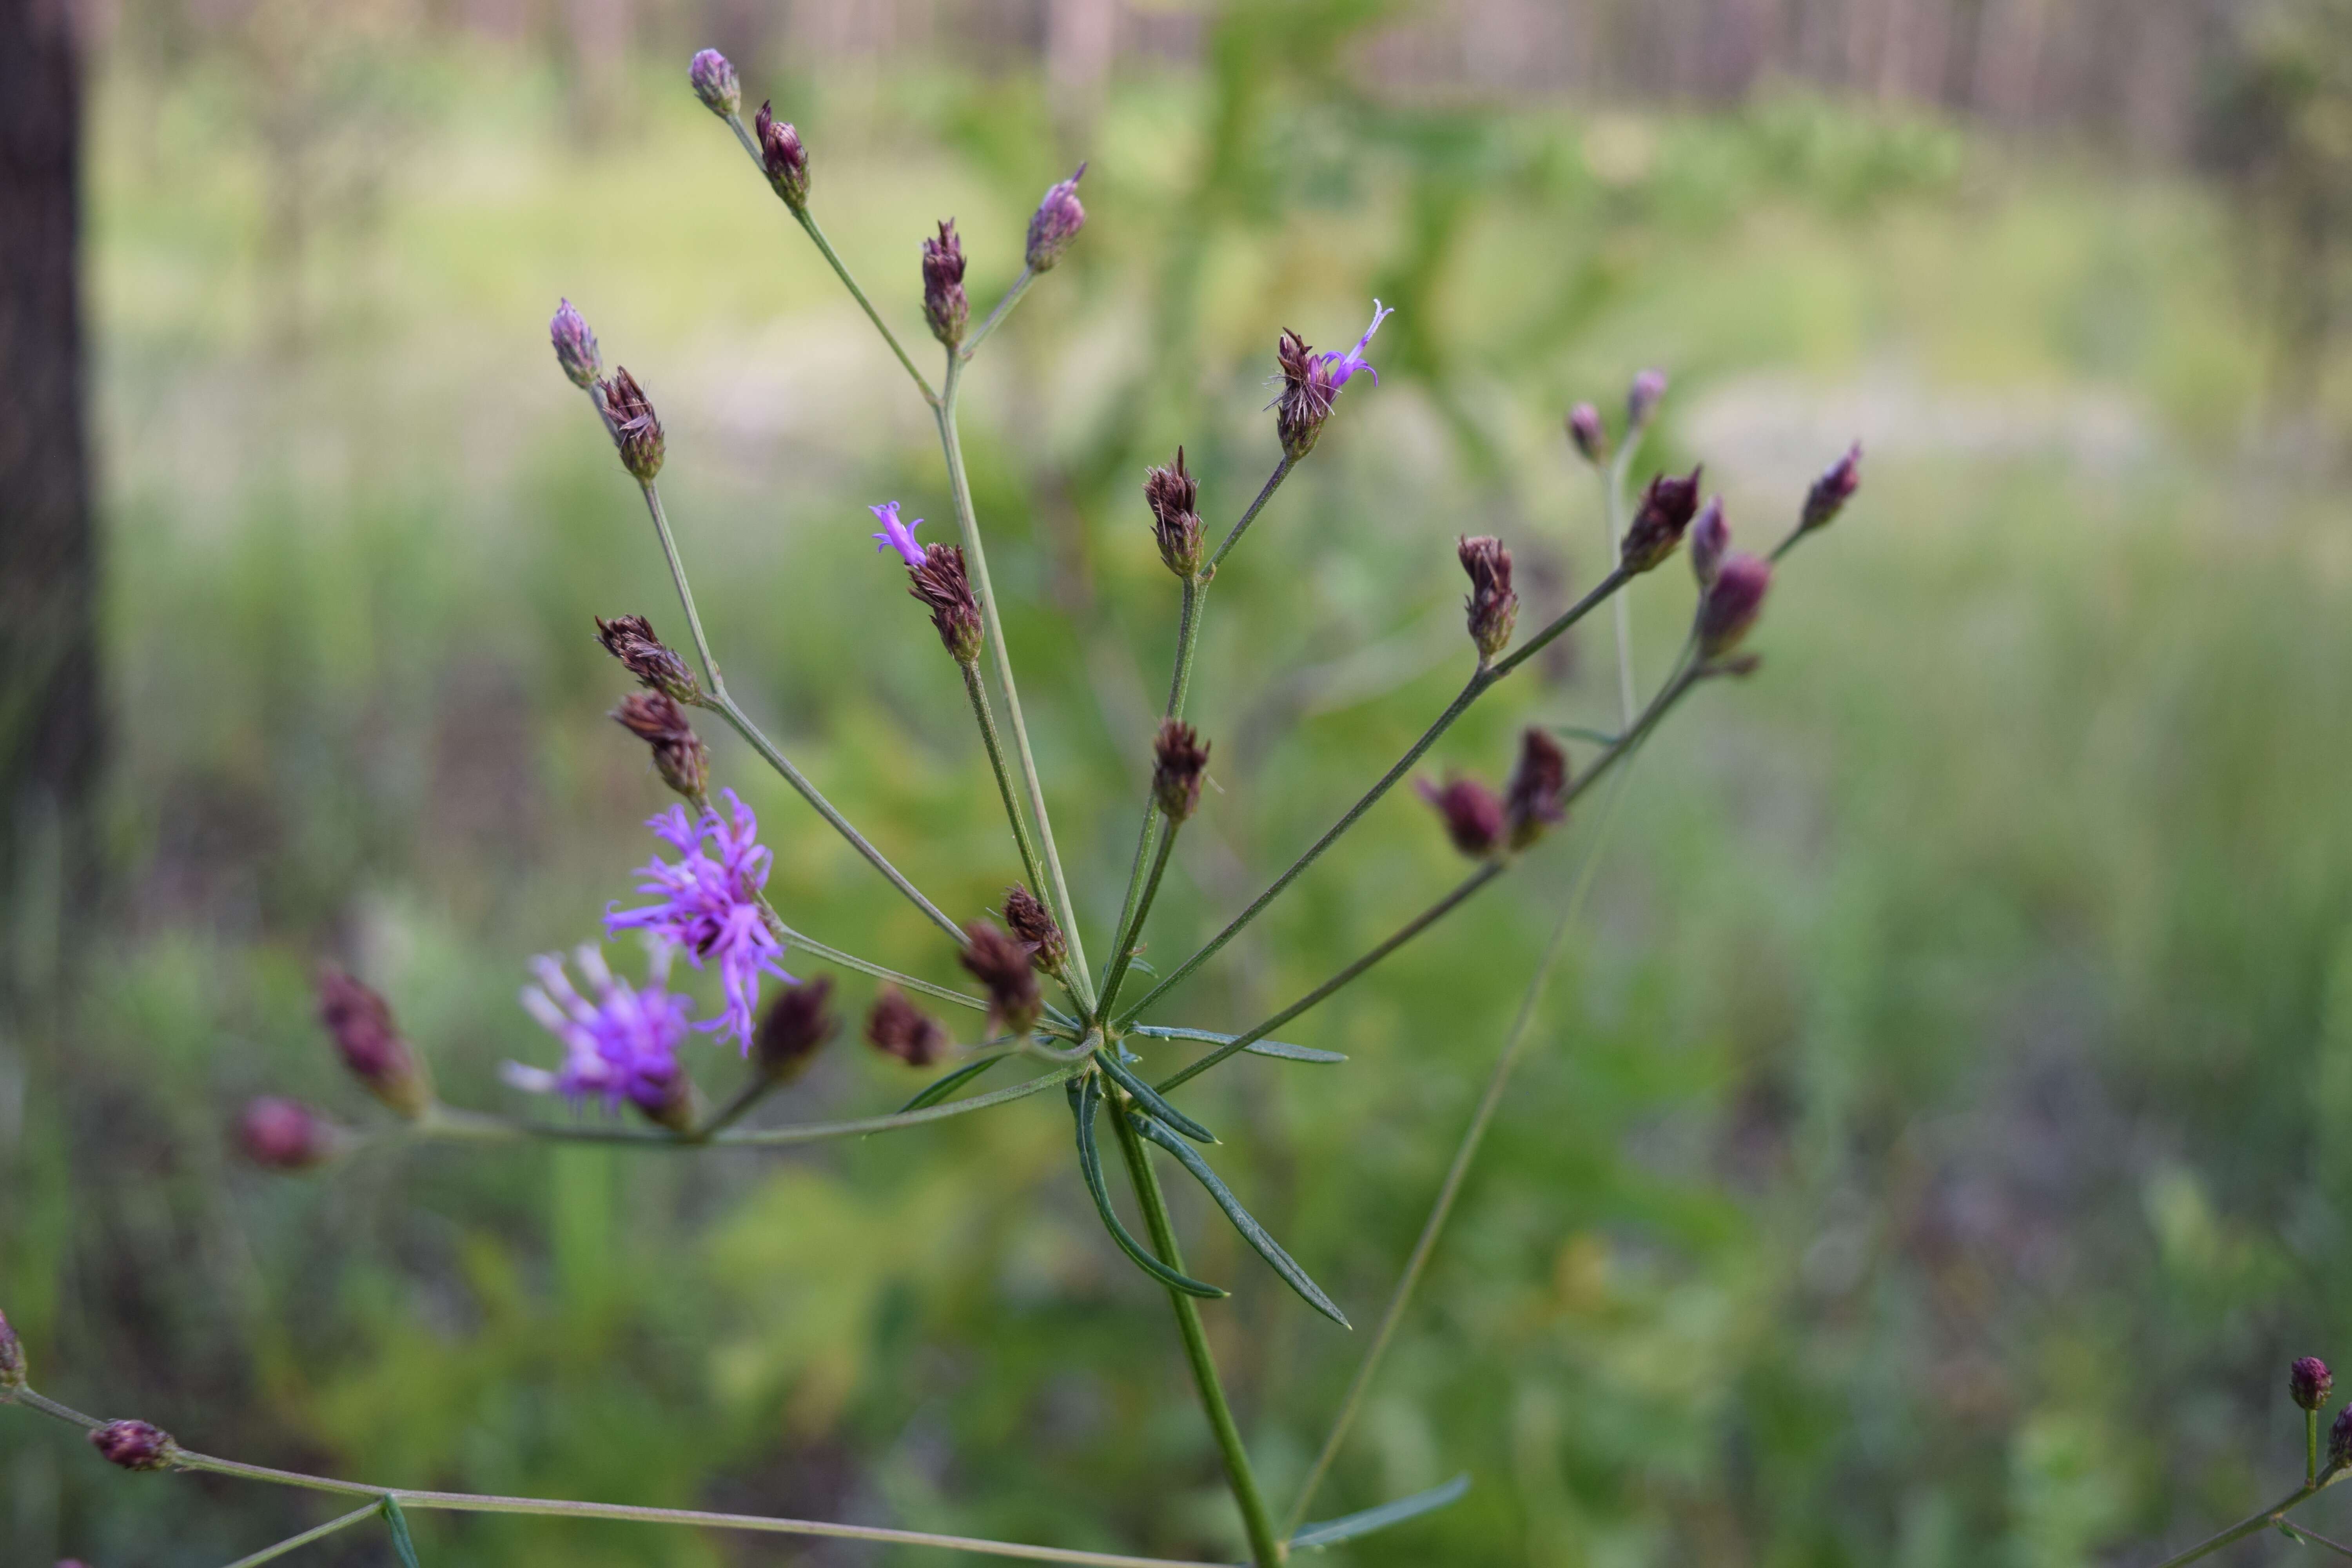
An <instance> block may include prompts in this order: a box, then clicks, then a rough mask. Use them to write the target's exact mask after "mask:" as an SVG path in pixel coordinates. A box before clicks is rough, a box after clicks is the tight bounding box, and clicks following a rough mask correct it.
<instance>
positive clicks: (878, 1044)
mask: <svg viewBox="0 0 2352 1568" xmlns="http://www.w3.org/2000/svg"><path fill="white" fill-rule="evenodd" d="M866 1044H868V1045H870V1046H872V1047H874V1048H875V1049H876V1050H877V1051H880V1052H881V1053H882V1054H883V1055H884V1056H889V1057H896V1058H898V1059H899V1060H900V1061H902V1062H905V1063H906V1064H907V1065H908V1067H910V1068H927V1067H929V1066H930V1065H931V1064H932V1063H933V1062H936V1061H938V1060H939V1059H940V1058H941V1057H943V1056H946V1055H947V1054H948V1052H949V1051H950V1050H951V1049H952V1048H953V1047H954V1045H955V1041H954V1040H953V1039H952V1038H951V1037H950V1036H949V1034H948V1031H947V1026H945V1025H943V1024H941V1023H940V1021H939V1020H938V1019H937V1018H934V1017H932V1016H930V1015H929V1013H926V1012H924V1011H923V1010H922V1009H921V1008H920V1007H918V1006H916V1005H914V1004H913V1003H912V1002H909V1001H908V1000H907V996H906V994H905V993H904V992H902V991H900V990H899V989H898V987H897V986H896V985H889V984H886V985H884V986H883V987H882V989H881V990H880V991H879V992H878V993H877V994H876V995H875V997H874V1010H873V1011H872V1012H870V1013H868V1014H866Z"/></svg>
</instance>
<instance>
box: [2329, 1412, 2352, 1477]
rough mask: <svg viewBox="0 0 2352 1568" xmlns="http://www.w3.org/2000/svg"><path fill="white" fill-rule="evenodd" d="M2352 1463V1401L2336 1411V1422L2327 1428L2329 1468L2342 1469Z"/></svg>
mask: <svg viewBox="0 0 2352 1568" xmlns="http://www.w3.org/2000/svg"><path fill="white" fill-rule="evenodd" d="M2347 1465H2352V1401H2347V1402H2346V1403H2345V1405H2344V1408H2343V1409H2341V1410H2339V1411H2337V1412H2336V1421H2335V1424H2334V1425H2333V1426H2329V1427H2328V1428H2327V1468H2329V1469H2331V1470H2340V1469H2342V1468H2345V1467H2346V1466H2347Z"/></svg>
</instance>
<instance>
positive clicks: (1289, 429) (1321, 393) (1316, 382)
mask: <svg viewBox="0 0 2352 1568" xmlns="http://www.w3.org/2000/svg"><path fill="white" fill-rule="evenodd" d="M1274 357H1275V363H1276V364H1277V365H1279V366H1280V367H1281V374H1282V390H1281V392H1279V393H1278V394H1276V396H1275V400H1274V428H1275V434H1276V436H1278V437H1281V439H1282V450H1283V452H1284V454H1285V455H1286V456H1287V457H1288V458H1290V459H1291V460H1292V461H1294V462H1296V461H1297V459H1299V458H1303V457H1305V456H1307V453H1309V452H1311V451H1313V450H1314V449H1315V438H1316V437H1318V436H1320V435H1322V434H1323V423H1324V421H1325V420H1327V419H1328V418H1330V417H1331V398H1332V395H1333V394H1335V393H1336V392H1338V391H1339V388H1338V387H1337V386H1336V385H1334V384H1332V380H1331V361H1330V358H1329V356H1328V355H1326V354H1318V353H1316V352H1315V350H1314V348H1313V347H1312V346H1311V345H1310V344H1309V343H1308V342H1307V340H1306V339H1305V338H1302V337H1300V336H1299V335H1298V334H1297V332H1294V331H1290V330H1289V329H1288V328H1285V329H1284V330H1283V333H1282V337H1281V339H1280V340H1279V341H1278V342H1276V344H1275V350H1274Z"/></svg>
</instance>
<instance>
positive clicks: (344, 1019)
mask: <svg viewBox="0 0 2352 1568" xmlns="http://www.w3.org/2000/svg"><path fill="white" fill-rule="evenodd" d="M318 995H319V1022H320V1024H322V1025H324V1026H325V1027H326V1030H327V1033H328V1035H329V1036H330V1037H332V1038H333V1040H334V1042H335V1050H336V1052H337V1053H338V1054H339V1055H341V1057H342V1058H343V1066H345V1067H346V1068H350V1069H351V1073H352V1077H353V1078H355V1079H359V1080H360V1082H361V1083H362V1084H364V1085H366V1086H367V1091H368V1092H369V1093H370V1094H373V1095H374V1096H375V1097H376V1098H377V1099H378V1100H382V1101H383V1102H384V1103H385V1104H386V1105H388V1106H390V1107H392V1109H393V1110H397V1111H398V1112H400V1113H401V1114H402V1115H403V1116H406V1117H409V1118H412V1119H414V1118H415V1117H419V1116H422V1115H424V1114H425V1111H426V1110H430V1109H431V1108H432V1105H433V1076H432V1074H431V1073H430V1072H428V1071H427V1070H426V1069H425V1062H424V1059H423V1058H420V1057H419V1056H418V1055H417V1054H416V1052H415V1050H414V1049H413V1048H411V1047H410V1046H409V1044H408V1042H407V1041H406V1040H404V1039H402V1038H401V1037H400V1030H399V1028H398V1026H395V1025H394V1023H393V1021H392V1009H391V1008H390V1007H388V1006H386V1005H384V1000H383V997H381V996H379V995H377V994H375V993H374V992H373V991H372V990H370V989H369V988H368V986H367V985H366V984H364V983H362V982H361V981H358V980H355V979H353V978H352V976H350V975H348V974H346V973H343V972H342V971H341V970H340V969H335V968H332V967H329V968H325V969H321V970H320V971H319V982H318Z"/></svg>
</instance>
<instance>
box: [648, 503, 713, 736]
mask: <svg viewBox="0 0 2352 1568" xmlns="http://www.w3.org/2000/svg"><path fill="white" fill-rule="evenodd" d="M637 488H638V489H641V490H643V491H644V492H645V497H646V510H647V511H648V512H651V513H652V514H653V520H654V536H655V537H656V538H657V539H659V540H660V541H661V547H662V559H663V560H665V561H667V562H668V563H669V580H670V581H671V582H672V583H673V584H677V602H678V604H679V605H682V606H683V607H684V608H685V610H686V629H687V630H688V632H690V633H692V634H693V636H694V651H695V653H696V655H697V656H698V658H701V660H702V673H703V676H704V677H705V679H708V680H709V682H710V690H711V693H712V695H714V696H716V697H717V698H719V700H720V701H722V702H723V701H725V700H726V696H727V681H726V679H725V678H724V677H723V676H721V675H720V674H719V661H718V660H717V659H715V658H712V657H711V656H710V639H709V637H705V636H704V635H703V633H702V615H701V612H700V611H698V610H697V609H696V608H695V607H694V585H693V584H690V583H688V581H687V580H686V563H685V561H684V560H682V559H681V558H680V557H679V555H678V552H677V535H676V534H674V533H672V532H671V531H670V526H669V515H668V514H667V512H665V511H663V510H662V503H661V490H660V489H659V487H657V486H656V485H655V483H654V481H653V480H651V479H640V480H638V481H637Z"/></svg>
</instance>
